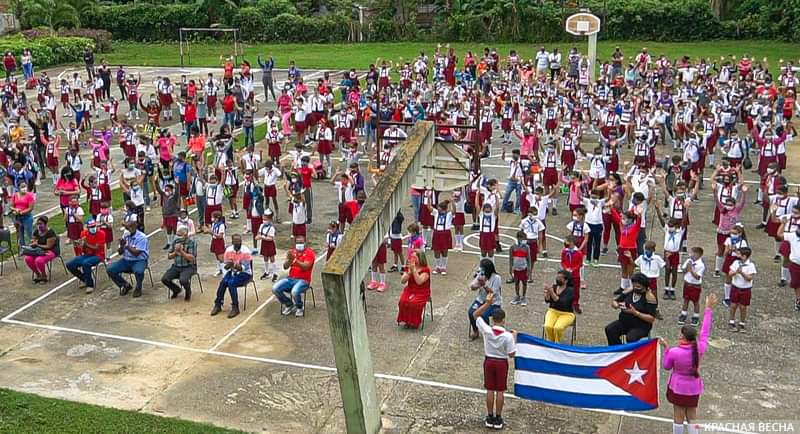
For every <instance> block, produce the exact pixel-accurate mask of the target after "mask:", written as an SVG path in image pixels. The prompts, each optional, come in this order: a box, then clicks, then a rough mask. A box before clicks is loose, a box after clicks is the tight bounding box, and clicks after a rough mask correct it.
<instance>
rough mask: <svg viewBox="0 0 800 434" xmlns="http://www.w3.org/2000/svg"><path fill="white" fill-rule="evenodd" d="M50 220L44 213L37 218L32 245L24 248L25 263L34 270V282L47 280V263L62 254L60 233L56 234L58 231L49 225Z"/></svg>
mask: <svg viewBox="0 0 800 434" xmlns="http://www.w3.org/2000/svg"><path fill="white" fill-rule="evenodd" d="M48 221H49V219H48V218H47V216H44V215H43V216H41V217H39V218H38V219H36V230H34V231H33V239H32V240H31V243H30V245H29V246H28V247H25V248H23V250H22V255H23V256H25V263H26V264H28V268H30V269H31V271H33V283H45V282H47V281H48V277H47V263H48V262H50V261H52V260H53V259H55V258H56V257H57V256H59V255H61V246H60V244H59V242H58V235H56V231H54V230H53V229H51V228H49V227H48V226H47V222H48Z"/></svg>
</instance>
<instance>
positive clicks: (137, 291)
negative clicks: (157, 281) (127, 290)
mask: <svg viewBox="0 0 800 434" xmlns="http://www.w3.org/2000/svg"><path fill="white" fill-rule="evenodd" d="M141 296H142V289H141V288H136V289H134V290H133V298H137V297H141Z"/></svg>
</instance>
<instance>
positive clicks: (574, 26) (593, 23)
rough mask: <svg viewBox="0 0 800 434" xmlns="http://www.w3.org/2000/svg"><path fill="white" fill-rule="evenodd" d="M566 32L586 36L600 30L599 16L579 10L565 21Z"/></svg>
mask: <svg viewBox="0 0 800 434" xmlns="http://www.w3.org/2000/svg"><path fill="white" fill-rule="evenodd" d="M566 30H567V33H570V34H573V35H578V36H588V35H593V34H595V33H597V32H599V31H600V18H598V17H597V16H596V15H592V14H590V13H586V12H581V13H577V14H574V15H570V17H569V18H567V22H566Z"/></svg>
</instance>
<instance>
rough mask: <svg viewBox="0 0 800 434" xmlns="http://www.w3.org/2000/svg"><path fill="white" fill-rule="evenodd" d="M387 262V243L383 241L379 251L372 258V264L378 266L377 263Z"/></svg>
mask: <svg viewBox="0 0 800 434" xmlns="http://www.w3.org/2000/svg"><path fill="white" fill-rule="evenodd" d="M385 263H386V243H381V246H380V247H378V252H377V253H375V257H374V258H373V259H372V265H373V266H377V265H383V264H385ZM373 270H374V269H373Z"/></svg>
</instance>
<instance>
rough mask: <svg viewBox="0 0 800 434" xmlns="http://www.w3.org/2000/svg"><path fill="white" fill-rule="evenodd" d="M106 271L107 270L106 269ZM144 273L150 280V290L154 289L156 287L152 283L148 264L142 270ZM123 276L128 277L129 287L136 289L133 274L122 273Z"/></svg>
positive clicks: (151, 273) (151, 274)
mask: <svg viewBox="0 0 800 434" xmlns="http://www.w3.org/2000/svg"><path fill="white" fill-rule="evenodd" d="M106 270H108V269H106ZM144 271H145V273H146V274H147V277H148V278H150V288H155V287H156V285H155V283H153V272H152V271H150V264H148V265H147V267H146V268H145V269H144ZM124 274H127V275H128V281H130V284H131V286H133V287H134V288H135V287H136V276H134V274H133V273H124ZM119 292H120V293H121V292H122V289H120V290H119Z"/></svg>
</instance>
